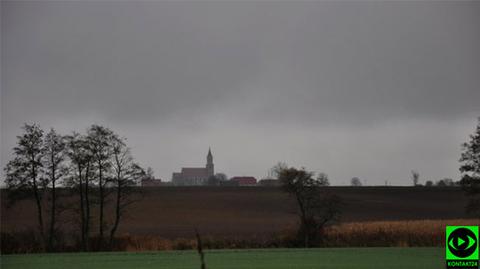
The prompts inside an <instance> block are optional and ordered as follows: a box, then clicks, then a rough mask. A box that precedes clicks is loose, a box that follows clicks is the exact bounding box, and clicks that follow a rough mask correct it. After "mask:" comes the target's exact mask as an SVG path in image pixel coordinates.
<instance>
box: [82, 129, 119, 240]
mask: <svg viewBox="0 0 480 269" xmlns="http://www.w3.org/2000/svg"><path fill="white" fill-rule="evenodd" d="M114 137H115V135H114V133H113V132H112V131H111V130H110V129H108V128H106V127H103V126H100V125H92V126H91V127H90V128H89V129H88V131H87V142H88V146H89V148H90V150H91V151H92V156H93V163H94V164H95V166H94V167H95V172H96V179H97V180H96V184H97V186H98V200H99V201H98V203H99V218H98V221H99V223H98V229H99V231H98V234H99V240H98V247H99V248H101V247H102V246H103V238H104V229H105V215H104V213H105V203H106V198H107V195H108V192H107V191H108V190H107V189H106V185H107V183H108V175H109V173H110V171H111V165H110V164H111V162H110V159H111V157H112V153H113V149H112V139H113V138H114Z"/></svg>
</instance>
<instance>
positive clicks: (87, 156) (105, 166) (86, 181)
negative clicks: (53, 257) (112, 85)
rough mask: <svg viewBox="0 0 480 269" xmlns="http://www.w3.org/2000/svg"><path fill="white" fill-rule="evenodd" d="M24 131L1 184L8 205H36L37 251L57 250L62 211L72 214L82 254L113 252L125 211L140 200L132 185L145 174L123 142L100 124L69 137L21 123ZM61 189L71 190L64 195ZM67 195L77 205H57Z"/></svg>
mask: <svg viewBox="0 0 480 269" xmlns="http://www.w3.org/2000/svg"><path fill="white" fill-rule="evenodd" d="M22 130H23V133H22V134H21V135H19V136H17V144H16V146H15V147H14V148H13V158H12V160H10V161H9V162H8V163H7V165H6V167H5V168H4V170H5V175H6V179H5V183H6V186H7V189H8V190H9V191H8V194H9V197H8V198H9V203H10V204H12V203H15V202H17V201H19V200H22V199H32V198H33V200H34V201H35V207H36V215H37V216H36V219H37V229H36V230H37V231H38V234H39V236H40V241H41V248H42V249H43V250H44V251H55V247H56V243H57V241H59V224H60V219H59V218H61V217H62V216H63V214H62V213H63V212H65V211H66V210H73V211H74V212H75V213H76V214H74V215H75V216H76V220H75V221H74V222H75V223H78V225H79V227H78V230H79V235H78V236H77V237H78V238H77V240H79V243H80V245H81V249H82V250H84V251H88V250H101V249H107V248H111V247H112V244H113V240H114V238H115V234H116V232H117V230H118V227H119V225H120V222H121V220H122V217H123V216H124V213H125V211H126V209H127V207H128V206H129V205H130V204H132V203H133V202H135V201H136V200H137V199H138V198H137V197H138V196H136V195H133V191H134V189H133V188H132V187H133V186H135V185H136V184H137V182H138V181H139V180H140V179H141V178H143V177H145V175H146V172H145V170H144V169H143V168H142V167H141V166H140V165H139V164H138V163H136V162H135V160H134V158H133V156H132V154H131V151H130V149H129V147H128V146H127V144H126V139H125V138H122V137H120V136H119V135H118V134H116V133H114V132H113V131H112V130H110V129H109V128H106V127H104V126H100V125H91V126H90V127H89V128H88V129H87V131H86V133H85V134H80V133H77V132H73V133H72V134H70V135H61V134H59V133H58V132H57V131H55V129H53V128H52V129H50V130H49V131H48V133H45V132H44V130H43V129H41V128H40V126H39V125H38V124H25V125H24V126H23V128H22ZM61 187H66V188H67V189H68V190H69V192H66V191H63V192H62V190H61V189H60V188H61ZM71 194H73V195H74V197H75V196H76V198H75V199H76V202H70V204H69V205H65V203H59V199H60V198H61V197H62V196H70V195H71ZM70 200H71V199H70ZM107 203H112V204H113V207H112V208H113V212H112V213H113V214H111V215H113V219H109V220H107V218H106V213H107V212H106V204H107ZM94 213H95V214H94ZM94 216H95V217H96V218H94ZM93 222H96V225H95V226H94V225H93ZM93 227H95V228H96V231H94V230H93ZM92 238H95V243H94V244H93V243H92V242H90V240H91V239H92Z"/></svg>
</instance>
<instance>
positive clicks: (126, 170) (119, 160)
mask: <svg viewBox="0 0 480 269" xmlns="http://www.w3.org/2000/svg"><path fill="white" fill-rule="evenodd" d="M112 148H113V159H112V164H111V167H112V170H113V171H112V172H113V184H114V186H115V219H114V223H113V226H112V228H111V230H110V248H111V247H112V246H113V239H114V237H115V232H116V231H117V229H118V226H119V224H120V220H121V218H122V216H123V214H124V212H125V209H126V208H127V206H129V205H130V204H132V203H133V202H135V201H136V200H135V199H134V198H133V197H132V190H133V189H132V187H133V186H135V185H136V184H137V183H138V181H139V180H140V179H141V178H144V177H145V176H146V172H145V171H144V170H143V169H142V168H141V167H140V166H139V165H138V164H136V163H134V162H133V157H132V155H131V153H130V149H129V148H128V147H127V146H126V144H125V141H124V140H123V139H120V138H114V139H113V140H112Z"/></svg>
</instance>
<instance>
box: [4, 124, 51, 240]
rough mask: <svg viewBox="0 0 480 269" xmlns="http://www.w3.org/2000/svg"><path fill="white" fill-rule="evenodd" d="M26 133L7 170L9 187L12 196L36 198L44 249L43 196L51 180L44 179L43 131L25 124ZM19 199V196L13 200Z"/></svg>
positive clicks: (19, 142) (15, 149) (22, 136)
mask: <svg viewBox="0 0 480 269" xmlns="http://www.w3.org/2000/svg"><path fill="white" fill-rule="evenodd" d="M23 130H24V133H23V134H22V135H20V136H17V139H18V140H17V146H16V147H14V148H13V151H14V156H15V157H14V159H13V160H11V161H10V162H8V164H7V166H6V167H5V172H6V181H5V183H6V185H7V188H8V189H9V190H10V192H11V193H12V194H18V193H20V194H21V195H22V196H21V197H22V198H24V197H25V196H23V195H25V194H27V195H33V197H34V199H35V205H36V209H37V225H38V231H39V233H40V237H41V240H42V244H43V247H44V248H45V239H46V237H45V230H44V219H43V203H42V197H43V192H44V190H45V189H46V187H47V185H48V178H46V177H44V176H43V158H44V157H45V152H44V148H43V130H42V129H40V126H38V125H36V124H25V125H24V126H23ZM11 197H14V199H17V198H18V197H20V196H11Z"/></svg>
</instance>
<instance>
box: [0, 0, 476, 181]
mask: <svg viewBox="0 0 480 269" xmlns="http://www.w3.org/2000/svg"><path fill="white" fill-rule="evenodd" d="M1 15H2V17H1V46H2V47H1V75H2V78H1V86H2V87H1V158H2V159H1V166H2V167H3V166H4V165H5V163H6V162H7V161H8V160H9V159H10V158H11V152H12V151H11V149H12V147H13V146H14V144H15V142H16V138H15V136H16V135H18V134H19V133H20V132H21V130H20V127H21V126H22V124H23V123H24V122H37V123H39V124H41V125H42V127H44V128H45V129H47V128H50V127H55V128H56V129H57V130H59V131H61V132H63V133H70V132H71V131H73V130H76V131H80V132H83V131H84V130H85V129H86V128H87V127H88V126H89V125H90V124H92V123H97V124H102V125H105V126H107V127H110V128H111V129H113V130H114V131H116V132H117V133H119V134H120V135H122V136H125V137H127V138H128V143H129V145H130V146H131V148H132V151H133V153H134V156H135V157H136V159H137V160H138V161H139V162H140V163H142V164H143V165H144V166H151V167H152V168H153V169H154V171H155V175H156V176H157V177H160V178H162V179H163V180H170V177H171V173H172V172H174V171H177V170H179V169H180V168H181V167H182V166H203V165H205V156H206V153H207V150H208V147H209V146H211V147H212V152H213V155H214V163H215V168H216V171H218V172H225V173H226V174H227V175H228V176H236V175H252V176H255V177H258V178H261V177H263V176H266V174H267V172H268V169H269V168H270V167H272V166H273V165H274V164H275V163H276V162H278V161H284V162H287V163H288V164H290V165H293V166H304V167H306V168H307V169H309V170H314V171H317V172H318V171H321V172H325V173H327V174H328V175H329V177H330V179H331V182H332V183H333V184H335V185H336V184H348V182H349V180H350V178H352V177H354V176H356V177H359V178H361V179H362V180H367V183H368V184H384V182H385V180H388V181H389V182H390V183H391V184H395V185H407V184H411V180H410V179H409V178H410V170H412V169H415V170H418V171H419V172H420V176H421V181H422V182H425V180H438V179H440V178H443V177H451V178H457V177H458V175H459V173H458V166H459V165H458V158H459V155H460V144H461V143H462V142H464V141H466V139H467V137H468V135H469V134H471V133H472V132H473V130H474V127H475V125H476V122H477V121H476V117H478V116H480V104H479V100H480V49H479V48H480V27H479V26H480V2H463V1H462V2H431V1H424V2H411V1H408V2H376V1H370V2H357V1H356V2H313V1H311V2H297V1H291V2H273V1H264V2H260V1H257V2H255V1H248V2H247V1H245V2H232V1H218V2H215V1H210V2H201V1H194V2H187V1H181V2H138V1H126V2H113V1H105V2H100V1H88V2H86V1H75V2H66V1H65V2H60V1H51V2H42V1H36V2H24V1H22V2H20V1H16V2H8V1H2V3H1Z"/></svg>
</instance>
